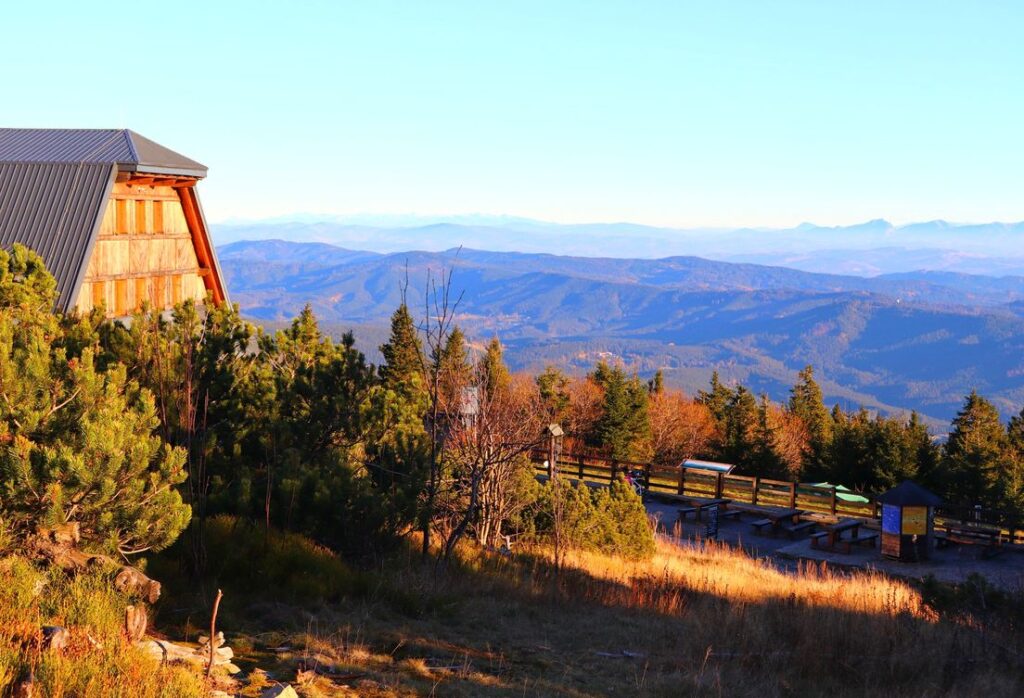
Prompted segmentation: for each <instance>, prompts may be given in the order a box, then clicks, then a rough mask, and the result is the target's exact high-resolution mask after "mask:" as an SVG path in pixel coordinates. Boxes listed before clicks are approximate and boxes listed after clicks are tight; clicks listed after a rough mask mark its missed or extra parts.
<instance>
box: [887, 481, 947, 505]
mask: <svg viewBox="0 0 1024 698" xmlns="http://www.w3.org/2000/svg"><path fill="white" fill-rule="evenodd" d="M878 501H879V502H881V503H882V504H893V505H896V506H900V507H937V506H939V505H940V504H942V498H941V497H939V496H938V495H937V494H933V493H931V492H929V491H928V490H926V489H925V488H923V487H921V486H920V485H919V484H917V483H916V482H911V481H910V480H904V481H903V482H901V483H900V484H899V485H896V487H893V488H892V489H891V490H889V491H888V492H886V493H885V494H882V495H879V497H878Z"/></svg>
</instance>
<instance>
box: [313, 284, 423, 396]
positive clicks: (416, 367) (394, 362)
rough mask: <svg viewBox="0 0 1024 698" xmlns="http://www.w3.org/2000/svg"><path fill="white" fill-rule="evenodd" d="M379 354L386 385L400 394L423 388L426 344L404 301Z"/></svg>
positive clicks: (392, 317)
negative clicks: (424, 349)
mask: <svg viewBox="0 0 1024 698" xmlns="http://www.w3.org/2000/svg"><path fill="white" fill-rule="evenodd" d="M307 310H308V306H307ZM303 312H305V311H303ZM380 353H381V354H382V355H383V356H384V363H383V364H382V365H381V367H380V377H381V380H382V381H383V382H384V385H385V386H387V387H388V388H390V389H391V390H395V391H399V392H410V391H413V390H419V389H422V386H423V343H422V342H421V341H420V337H419V334H418V333H417V331H416V324H415V323H414V322H413V319H412V315H411V314H410V313H409V306H407V305H406V304H405V303H404V302H403V303H402V304H401V305H400V306H398V309H397V310H395V312H394V313H393V314H392V315H391V336H390V337H389V338H388V341H387V343H386V344H383V345H382V346H381V347H380Z"/></svg>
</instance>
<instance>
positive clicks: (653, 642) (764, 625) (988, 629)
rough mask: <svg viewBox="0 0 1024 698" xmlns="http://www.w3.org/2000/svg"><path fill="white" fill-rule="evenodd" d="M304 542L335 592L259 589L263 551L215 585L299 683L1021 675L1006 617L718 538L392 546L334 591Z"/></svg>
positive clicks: (305, 563)
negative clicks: (454, 548)
mask: <svg viewBox="0 0 1024 698" xmlns="http://www.w3.org/2000/svg"><path fill="white" fill-rule="evenodd" d="M307 552H308V553H310V555H309V556H307V557H306V559H304V560H301V561H300V560H296V559H295V558H292V561H291V563H290V564H291V572H292V578H293V579H294V580H296V583H298V584H300V585H305V588H306V589H307V591H308V590H309V589H318V590H319V592H320V593H319V595H320V596H321V597H331V596H332V595H333V596H339V598H337V599H334V600H331V601H329V602H326V603H321V604H311V603H310V602H309V601H308V600H307V601H305V602H300V601H299V597H300V596H301V594H298V593H296V589H295V588H293V585H292V582H291V581H288V578H287V577H279V579H280V580H282V581H279V582H277V583H274V584H272V585H270V587H271V589H270V590H268V591H263V592H260V591H258V590H255V589H254V585H253V583H252V580H253V579H255V578H257V577H254V576H252V575H253V574H258V573H259V569H258V568H260V567H262V566H263V565H266V564H269V565H271V566H273V563H271V562H269V561H267V560H264V561H263V562H259V561H257V560H256V559H255V558H254V557H253V555H252V552H251V551H250V552H249V553H247V556H248V558H249V561H250V563H251V564H252V565H253V567H252V569H251V570H250V572H251V575H250V576H249V581H248V583H246V582H245V581H236V582H232V581H231V580H230V579H228V578H227V576H225V577H224V578H222V579H218V580H216V582H217V583H218V585H222V586H224V588H225V593H226V597H225V604H224V606H222V614H223V615H224V627H225V628H226V630H227V632H228V634H229V640H230V642H231V644H232V645H233V646H234V647H235V649H236V651H237V652H239V654H240V655H242V658H241V661H242V663H245V662H246V661H248V662H250V663H255V664H258V665H260V666H262V667H264V668H266V669H268V670H269V671H270V672H271V673H272V675H274V676H275V677H277V678H281V679H283V680H289V681H294V680H295V677H296V667H297V664H298V663H299V662H300V661H304V662H305V663H306V664H307V665H308V664H315V665H316V666H317V669H318V671H319V673H320V674H321V676H320V677H319V678H316V679H315V680H313V681H311V682H310V683H308V684H307V685H305V686H302V687H301V688H302V691H303V692H304V693H305V694H306V695H311V696H312V695H333V694H336V693H342V694H344V693H345V692H346V691H348V690H351V691H353V692H355V691H358V694H359V695H364V696H365V695H369V696H374V695H376V696H405V695H430V694H434V695H446V696H489V695H493V696H506V695H507V696H512V695H516V696H520V695H561V696H592V695H609V694H619V695H622V694H627V695H632V694H638V693H639V694H642V695H666V696H668V695H673V696H674V695H740V696H742V695H751V696H755V695H756V696H785V695H808V694H811V695H818V694H826V693H827V694H832V695H834V696H860V695H886V696H893V695H905V696H917V695H921V696H924V695H950V696H954V695H956V696H960V695H978V694H985V695H1014V694H1015V693H1018V691H1019V690H1020V688H1021V684H1020V681H1021V673H1020V656H1021V654H1020V652H1021V650H1022V646H1021V644H1022V643H1021V638H1020V637H1019V635H1018V634H1017V633H1016V632H1015V629H1014V627H1013V626H1012V623H1011V622H1010V621H1009V620H1007V619H1003V620H998V619H996V618H988V619H985V626H984V632H981V629H982V627H983V626H982V624H981V622H980V621H979V620H978V619H977V618H971V619H969V620H963V619H959V620H954V619H948V618H940V617H939V616H938V615H937V614H936V612H935V611H933V610H932V609H931V608H929V607H928V606H927V605H926V604H925V603H924V601H923V600H922V597H921V595H920V594H919V593H918V592H917V591H915V590H914V589H912V588H910V587H908V586H907V585H905V584H904V583H902V582H895V581H892V580H889V579H887V578H883V577H880V576H876V575H861V574H858V575H847V574H843V573H834V572H832V571H830V570H825V571H822V570H819V569H817V568H806V569H801V570H799V571H797V572H796V573H795V574H788V573H783V572H780V571H777V570H775V569H773V568H771V567H769V566H767V565H765V564H763V563H761V562H758V561H755V560H751V559H749V558H747V557H746V556H744V555H743V554H741V553H737V552H735V551H732V550H729V549H726V548H719V547H712V548H708V549H705V550H700V551H684V550H680V549H678V548H676V547H674V546H672V545H670V544H668V543H661V544H659V549H658V553H657V555H656V556H655V557H654V558H653V559H652V560H650V561H648V562H645V563H640V564H627V563H624V562H622V561H620V560H616V559H612V558H607V557H603V556H597V555H586V556H580V557H577V558H576V559H575V560H574V561H573V567H572V569H568V570H563V571H562V573H561V574H560V575H557V576H556V575H555V574H554V573H553V571H552V569H551V568H550V566H549V565H548V564H547V562H546V558H545V557H544V556H543V554H542V552H538V554H536V555H533V554H522V555H520V556H517V557H516V558H512V559H506V558H501V557H498V556H491V555H485V554H481V553H479V552H474V551H467V552H466V553H465V557H464V558H463V559H462V560H461V561H460V562H459V564H458V566H457V568H453V569H449V570H448V571H447V572H442V573H440V574H435V572H434V569H433V566H432V565H428V566H426V567H423V566H421V565H420V564H419V563H418V561H417V559H416V557H415V556H414V555H411V554H409V555H408V556H407V557H406V556H403V555H398V556H395V557H393V558H391V559H389V560H388V561H387V562H386V563H384V564H383V565H382V566H381V567H380V568H378V569H377V570H376V571H375V572H373V573H363V574H361V575H351V574H343V575H341V576H342V577H343V578H344V581H343V583H342V584H341V585H340V586H338V587H337V588H334V589H331V588H330V585H329V584H325V582H324V579H325V578H323V574H322V573H323V570H324V569H326V567H324V566H325V565H326V566H336V565H337V564H338V561H336V560H331V559H329V558H330V557H331V556H330V555H329V553H327V552H326V551H322V550H321V551H319V552H317V551H314V550H312V549H310V550H309V551H307ZM318 556H319V557H320V559H319V560H318V559H317V558H318ZM318 577H321V579H320V580H319V581H317V578H318ZM183 593H184V592H181V593H179V594H178V595H177V596H176V604H178V603H180V602H181V601H182V599H183V598H184V596H183ZM307 598H308V596H307ZM200 607H201V604H200V605H197V607H196V610H195V611H192V612H191V613H189V612H179V613H177V614H174V613H169V612H167V611H166V610H165V613H164V621H165V622H167V623H175V622H177V623H182V622H184V620H185V619H186V617H196V616H198V615H201V613H200V612H199V610H198V609H199V608H200ZM179 630H180V628H179ZM232 630H234V631H236V632H235V633H232ZM282 647H285V648H286V649H281V648H282ZM623 651H625V652H627V653H629V655H628V656H627V655H624V654H623ZM608 655H614V656H608ZM324 674H327V675H333V676H334V680H330V679H329V678H327V677H325V676H323V675H324ZM307 676H308V675H307ZM344 686H348V687H349V688H348V689H346V688H343V687H344Z"/></svg>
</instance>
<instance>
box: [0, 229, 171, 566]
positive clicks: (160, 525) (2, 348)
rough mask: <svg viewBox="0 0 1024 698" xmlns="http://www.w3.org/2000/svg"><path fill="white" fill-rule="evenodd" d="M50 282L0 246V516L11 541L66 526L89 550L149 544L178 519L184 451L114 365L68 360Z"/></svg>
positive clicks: (19, 250)
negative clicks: (166, 436)
mask: <svg viewBox="0 0 1024 698" xmlns="http://www.w3.org/2000/svg"><path fill="white" fill-rule="evenodd" d="M55 289H56V284H55V282H54V280H53V277H52V276H50V275H49V273H48V272H47V271H46V269H45V267H44V265H43V263H42V259H41V258H40V257H39V256H38V255H36V254H35V253H34V252H31V251H29V250H27V249H25V248H24V247H21V246H18V245H15V247H14V250H13V251H12V253H11V254H8V253H6V252H4V251H3V250H0V392H2V394H3V397H4V399H3V400H2V401H0V520H2V521H3V522H4V526H5V528H7V531H8V532H9V533H13V534H14V535H15V536H16V537H18V538H21V539H24V538H25V537H27V536H29V535H31V534H32V533H34V532H35V531H36V530H37V529H38V528H43V527H47V526H54V525H63V524H77V525H78V527H79V530H80V533H81V537H82V545H83V546H84V547H85V548H86V549H89V550H93V551H101V552H109V553H120V554H122V555H131V554H137V553H139V552H143V551H146V550H159V549H161V548H163V547H166V546H167V545H169V544H170V543H171V542H173V541H174V539H175V538H176V537H177V536H178V534H179V533H181V531H182V530H183V529H184V527H185V526H186V525H187V523H188V520H189V507H188V506H187V505H186V504H185V503H184V502H183V501H182V499H181V496H180V494H179V493H178V491H177V489H176V485H179V484H180V483H181V482H183V481H184V479H185V470H184V467H183V466H184V461H185V454H184V452H183V451H182V450H181V449H175V448H172V447H170V446H168V445H167V444H166V443H165V442H164V440H163V439H162V438H161V437H160V436H159V435H158V434H157V433H155V432H156V429H157V426H158V424H159V422H158V420H157V416H156V410H155V407H154V404H153V397H152V395H151V394H150V393H149V391H147V390H145V389H142V388H140V387H139V386H138V384H137V383H135V382H134V381H129V380H128V379H127V375H126V371H125V368H124V366H121V365H119V364H117V365H112V366H110V367H108V369H107V370H106V371H103V370H101V369H100V368H99V367H98V365H97V361H96V360H95V358H94V357H95V349H94V347H91V346H90V347H86V348H83V349H82V351H81V352H80V353H79V355H77V356H73V357H69V356H68V351H67V349H66V348H65V347H63V346H61V340H62V337H61V329H60V328H61V323H60V322H59V319H58V318H57V316H56V315H54V314H53V313H52V312H51V310H50V308H52V304H53V302H54V301H55V300H56V292H55Z"/></svg>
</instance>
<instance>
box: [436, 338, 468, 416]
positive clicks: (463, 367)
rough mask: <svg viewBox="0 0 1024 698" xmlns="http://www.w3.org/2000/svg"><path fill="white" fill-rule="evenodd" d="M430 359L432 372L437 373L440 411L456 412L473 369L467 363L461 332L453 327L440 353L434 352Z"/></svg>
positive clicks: (464, 343)
mask: <svg viewBox="0 0 1024 698" xmlns="http://www.w3.org/2000/svg"><path fill="white" fill-rule="evenodd" d="M430 358H431V363H432V368H433V370H435V371H437V390H438V393H439V394H438V398H439V400H440V403H441V410H442V411H443V412H449V411H453V410H458V409H459V405H460V403H461V400H462V390H463V389H464V388H466V387H467V386H468V385H469V384H470V383H471V382H472V380H473V375H472V374H473V367H472V366H471V365H470V362H469V352H468V351H467V350H466V337H465V335H463V334H462V330H460V329H459V328H458V327H453V328H452V331H451V332H450V333H449V334H448V337H447V338H446V339H445V343H444V346H442V347H441V350H440V352H438V351H434V352H433V356H431V357H430Z"/></svg>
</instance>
